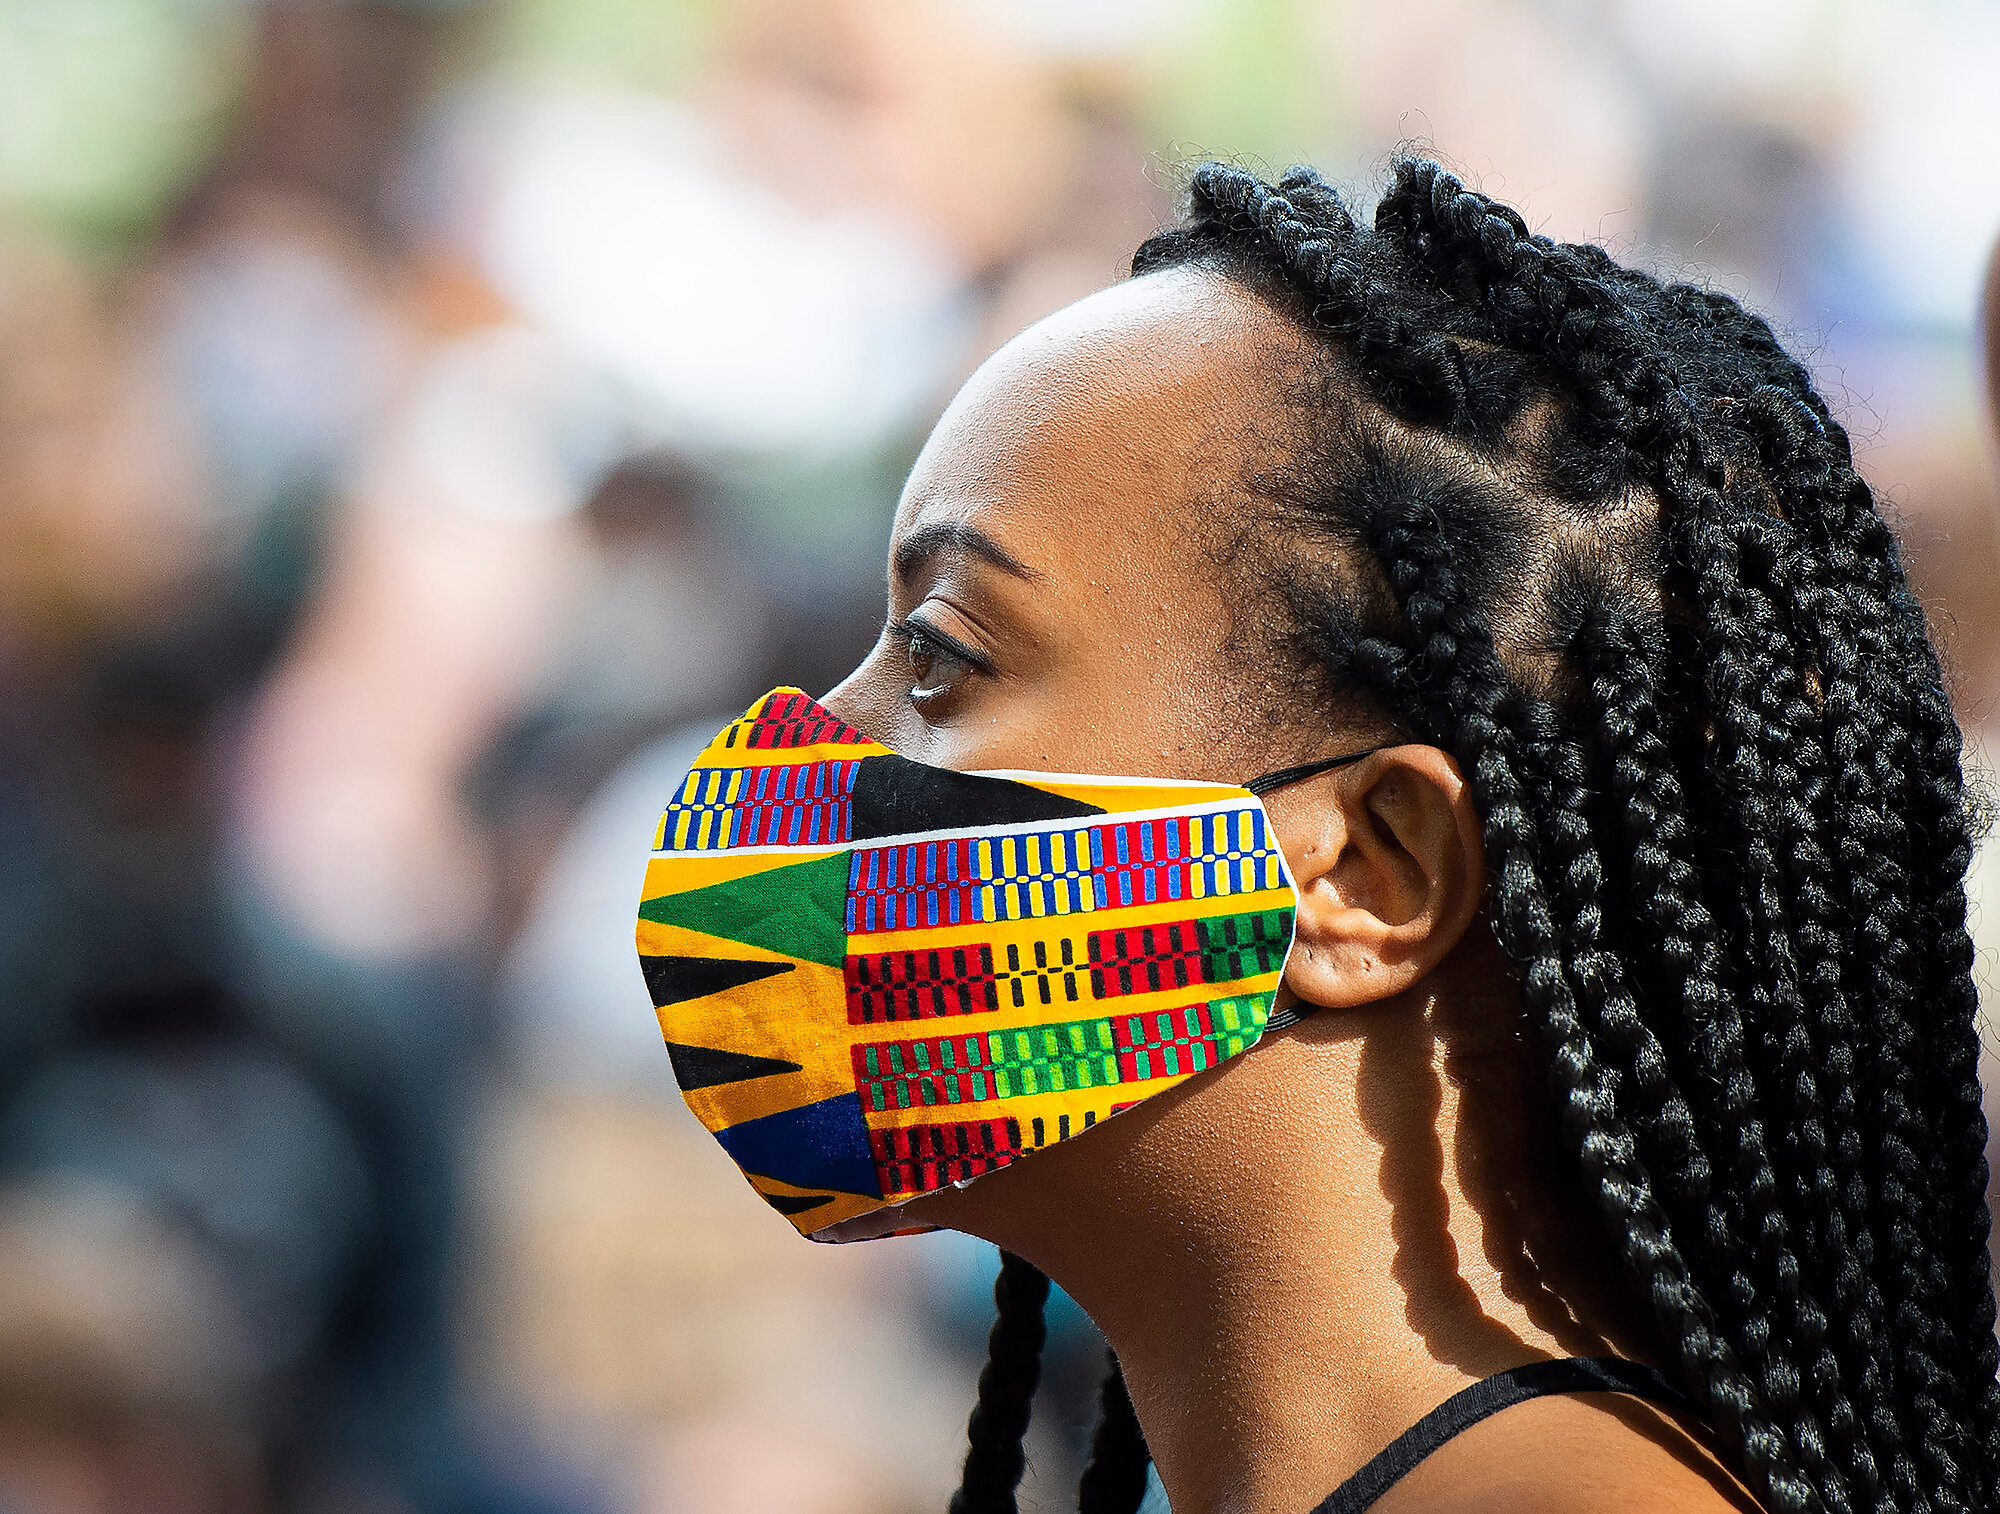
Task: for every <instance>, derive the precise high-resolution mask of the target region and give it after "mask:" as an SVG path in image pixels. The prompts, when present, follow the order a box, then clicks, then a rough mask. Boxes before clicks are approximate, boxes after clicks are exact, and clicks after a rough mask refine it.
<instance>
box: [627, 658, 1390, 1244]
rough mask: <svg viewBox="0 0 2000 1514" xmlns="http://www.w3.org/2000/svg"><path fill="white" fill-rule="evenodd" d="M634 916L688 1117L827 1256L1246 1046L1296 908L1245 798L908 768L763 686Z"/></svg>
mask: <svg viewBox="0 0 2000 1514" xmlns="http://www.w3.org/2000/svg"><path fill="white" fill-rule="evenodd" d="M1347 760H1352V759H1351V758H1346V759H1334V762H1331V763H1322V764H1312V765H1310V766H1309V767H1307V768H1298V769H1288V770H1287V771H1286V772H1284V773H1280V774H1272V775H1270V778H1269V779H1268V780H1259V781H1258V783H1257V785H1256V786H1257V787H1258V788H1260V789H1262V788H1266V787H1271V786H1275V785H1276V784H1277V783H1279V782H1289V781H1294V780H1296V779H1297V778H1299V777H1303V776H1306V775H1307V774H1308V773H1310V772H1314V771H1318V770H1320V769H1321V768H1323V767H1326V766H1332V765H1335V764H1337V763H1338V762H1340V761H1347ZM642 900H643V902H642V903H641V905H640V908H639V927H638V947H639V955H640V962H641V964H642V966H643V967H644V969H645V975H646V982H647V985H648V987H649V988H650V989H651V991H652V997H653V1002H654V1004H655V1005H656V1006H657V1009H658V1013H659V1020H660V1029H661V1031H662V1032H663V1034H664V1035H665V1037H666V1042H667V1050H668V1052H669V1054H670V1055H671V1056H672V1059H673V1067H674V1074H675V1076H676V1078H677V1079H678V1080H679V1082H680V1086H681V1090H682V1092H683V1094H684V1096H685V1097H686V1099H687V1102H688V1104H689V1106H690V1107H691V1108H692V1109H693V1110H694V1112H695V1114H696V1115H697V1116H698V1117H699V1118H700V1119H701V1121H702V1123H703V1124H704V1125H706V1126H707V1127H708V1129H709V1130H710V1131H711V1132H712V1133H713V1134H714V1136H715V1138H716V1139H717V1140H718V1141H719V1142H721V1144H722V1146H723V1148H724V1149H725V1150H726V1151H727V1152H728V1153H729V1154H730V1156H731V1157H733V1158H734V1159H735V1160H736V1162H737V1164H738V1165H739V1166H740V1167H741V1168H742V1169H743V1171H744V1173H745V1175H746V1176H748V1178H749V1180H750V1183H751V1186H752V1187H754V1188H755V1189H756V1190H757V1192H758V1193H760V1194H761V1195H763V1197H764V1199H765V1200H766V1201H767V1202H768V1203H770V1204H771V1205H772V1206H773V1207H774V1208H776V1209H777V1210H779V1211H780V1212H781V1213H783V1214H785V1215H787V1216H789V1217H790V1219H791V1221H792V1223H793V1224H794V1225H796V1226H797V1227H798V1228H799V1230H800V1231H802V1232H803V1233H805V1234H807V1235H811V1236H816V1237H817V1238H819V1239H822V1240H835V1239H840V1240H845V1239H859V1238H862V1237H863V1236H866V1235H876V1234H884V1233H887V1232H889V1231H891V1230H893V1229H895V1228H896V1219H895V1216H894V1214H893V1213H883V1214H877V1213H875V1211H882V1210H891V1209H892V1208H893V1206H896V1205H899V1204H901V1203H904V1202H906V1201H907V1200H909V1199H912V1198H914V1197H916V1196H918V1195H919V1194H924V1193H930V1192H933V1191H935V1190H937V1189H940V1188H943V1187H945V1186H947V1185H948V1184H954V1183H965V1182H968V1181H970V1180H971V1179H973V1178H976V1177H979V1176H980V1175H981V1174H984V1173H987V1172H991V1171H993V1170H995V1169H997V1168H1000V1167H1004V1166H1006V1165H1007V1164H1008V1163H1010V1162H1012V1161H1014V1160H1015V1159H1017V1158H1018V1157H1021V1156H1023V1155H1024V1154H1027V1153H1030V1152H1033V1151H1036V1150H1039V1149H1040V1148H1041V1147H1044V1146H1048V1145H1051V1144H1053V1143H1054V1142H1056V1141H1060V1140H1064V1139H1066V1138H1068V1137H1071V1136H1075V1135H1078V1134H1080V1133H1081V1132H1083V1131H1085V1130H1088V1129H1090V1128H1091V1127H1092V1126H1094V1125H1096V1124H1097V1123H1098V1122H1099V1121H1101V1120H1106V1119H1109V1118H1110V1117H1111V1116H1112V1115H1115V1114H1117V1113H1119V1112H1120V1111H1122V1110H1125V1109H1129V1108H1131V1107H1132V1106H1133V1105H1134V1104H1137V1103H1139V1102H1140V1101H1141V1100H1144V1099H1148V1098H1151V1097H1153V1096H1154V1095H1155V1094H1159V1093H1162V1092H1164V1091H1166V1090H1167V1089H1169V1088H1172V1087H1173V1086H1175V1085H1176V1084H1177V1083H1180V1082H1181V1081H1183V1080H1184V1079H1186V1078H1188V1077H1190V1076H1192V1075H1193V1074H1195V1073H1198V1072H1203V1071H1206V1070H1207V1069H1209V1068H1212V1067H1215V1066H1217V1065H1218V1064H1219V1063H1221V1062H1223V1061H1225V1060H1226V1059H1228V1058H1230V1057H1233V1056H1236V1055H1238V1054H1239V1053H1241V1052H1243V1051H1246V1050H1248V1049H1249V1048H1250V1047H1251V1046H1253V1045H1255V1044H1256V1042H1257V1039H1258V1037H1259V1036H1261V1035H1262V1034H1263V1033H1264V1031H1265V1029H1266V1028H1267V1026H1268V1025H1269V1023H1270V1019H1271V1011H1272V1004H1273V1000H1274V998H1275V996H1276V993H1277V987H1278V982H1279V979H1280V977H1281V976H1282V974H1283V971H1284V965H1285V957H1286V954H1287V952H1288V951H1289V949H1290V946H1291V941H1292V925H1293V912H1294V906H1295V903H1296V895H1295V893H1294V891H1293V887H1292V880H1291V876H1290V874H1289V873H1288V872H1287V871H1286V868H1285V860H1284V857H1283V855H1282V854H1281V853H1280V851H1279V849H1278V846H1277V843H1276V840H1275V838H1274V837H1273V836H1272V834H1271V828H1270V824H1269V822H1268V820H1267V819H1266V817H1265V814H1264V807H1263V805H1262V803H1261V802H1260V801H1259V800H1258V799H1257V797H1256V796H1255V794H1253V793H1252V792H1251V791H1250V790H1249V789H1247V788H1238V787H1234V786H1232V785H1226V784H1215V783H1183V782H1175V781H1165V780H1160V779H1148V778H1098V777H1087V776H1074V775H1065V774H1052V773H961V772H956V771H953V770H950V769H945V768H936V767H929V766H926V765H924V764H922V763H917V762H912V761H910V760H909V759H907V758H903V757H899V756H897V755H895V754H894V753H893V752H891V751H889V749H888V748H886V747H884V746H881V745H879V744H878V743H876V742H874V741H871V740H869V739H868V738H867V737H866V736H864V735H862V734H861V733H860V732H859V731H856V730H854V729H853V728H852V727H850V726H848V725H846V724H844V723H843V722H842V721H841V720H840V719H839V718H838V717H837V716H836V715H834V714H833V713H832V712H831V711H830V710H828V709H826V708H825V707H824V706H822V705H820V704H818V703H817V702H815V701H814V700H813V699H811V698H810V697H809V696H807V695H806V694H804V693H802V692H800V691H799V690H797V689H778V690H776V691H774V692H773V693H770V694H767V695H766V696H764V697H763V698H762V699H759V700H758V701H757V702H756V703H755V704H754V705H752V706H751V707H750V709H749V711H748V712H746V713H745V714H744V716H743V718H742V719H740V720H737V721H733V722H732V723H731V724H730V725H729V726H728V727H727V728H726V729H724V730H723V732H722V733H721V734H720V735H718V736H717V737H716V738H715V740H714V741H713V742H711V743H710V744H709V745H708V747H707V748H706V749H705V750H704V751H703V752H702V753H701V755H700V756H699V757H698V758H696V760H695V764H694V767H693V769H692V770H691V771H690V772H689V773H688V775H687V777H686V778H685V779H683V780H682V782H681V785H680V788H679V790H678V792H677V793H676V794H675V795H674V798H673V802H672V803H671V804H669V805H668V806H667V810H666V813H665V814H664V815H662V816H661V819H660V824H659V828H658V830H657V832H656V833H655V836H654V841H653V855H652V858H651V860H650V862H649V863H648V865H647V869H646V882H645V888H644V892H643V896H642Z"/></svg>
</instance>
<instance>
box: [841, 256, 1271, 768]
mask: <svg viewBox="0 0 2000 1514" xmlns="http://www.w3.org/2000/svg"><path fill="white" fill-rule="evenodd" d="M1298 340H1299V338H1298V337H1297V336H1296V335H1294V334H1293V332H1292V331H1291V329H1290V328H1289V326H1288V325H1287V324H1286V323H1285V321H1284V320H1283V319H1282V318H1281V317H1279V316H1278V315H1276V314H1275V313H1274V312H1272V311H1270V310H1268V309H1267V308H1266V307H1265V306H1263V305H1262V304H1261V303H1260V302H1258V301H1257V300H1256V299H1254V298H1253V297H1251V296H1249V295H1247V294H1245V293H1242V292H1241V291H1239V290H1237V289H1236V288H1234V287H1233V286H1231V285H1229V284H1227V283H1225V282H1224V281H1223V280H1221V279H1220V278H1217V277H1214V276H1211V275H1208V274H1205V273H1202V272H1199V271H1196V270H1191V269H1182V270H1175V271H1172V272H1168V273H1164V274H1155V275H1151V276H1148V277H1144V278H1139V279H1134V280H1131V281H1129V282H1127V283H1123V284H1119V285H1117V286H1114V287H1113V288H1111V289H1108V290H1106V291H1104V292H1103V293H1100V294H1097V295H1093V296H1091V297H1090V298H1089V299H1086V300H1083V301H1081V302H1080V303H1078V304H1076V305H1073V306H1071V307H1070V308H1069V309H1067V310H1064V311H1061V312H1059V313H1057V314H1056V315H1054V316H1052V317H1050V318H1049V319H1048V320H1046V321H1044V322H1042V323H1041V324H1040V325H1038V326H1035V327H1033V328H1031V329H1030V330H1029V331H1027V332H1025V333H1023V334H1022V335H1021V336H1019V337H1017V338H1015V339H1014V341H1012V342H1011V343H1009V344H1008V345H1007V346H1006V347H1005V348H1003V349H1002V350H1001V351H1000V352H999V353H997V354H996V355H995V356H994V357H992V358H991V359H990V360H988V362H987V363H986V364H985V365H984V366H983V367H982V368H981V369H980V370H979V371H978V372H977V373H976V374H974V375H973V377H972V378H971V380H970V381H969V382H968V383H967V384H966V386H965V388H964V389H963V390H962V391H961V392H960V393H959V395H958V397H957V398H956V399H955V400H954V401H953V403H952V405H951V407H950V408H949V409H948V410H947V411H946V413H945V415H944V417H943V419H942V420H940V421H939V423H938V425H937V428H936V430H934V431H933V432H932V434H931V437H930V440H929V442H928V443H927V444H926V446H925V447H924V450H923V453H922V455H921V456H920V457H919V458H918V460H917V463H916V466H915V468H914V469H913V470H912V472H911V475H910V479H909V482H908V484H907V486H906V487H905V489H904V492H903V497H902V501H901V504H900V506H899V508H898V510H897V513H896V523H895V528H894V531H893V533H892V536H891V538H890V542H889V612H888V621H887V625H886V626H885V628H884V631H883V633H882V636H881V638H880V639H879V640H878V641H877V642H876V644H875V647H874V649H873V650H872V651H871V652H870V653H869V655H868V656H867V658H866V659H865V660H864V661H863V662H862V664H861V665H860V666H859V667H858V668H856V669H855V670H854V672H853V673H852V674H850V675H849V676H848V678H847V679H846V680H845V681H844V682H843V683H842V684H841V685H840V686H839V687H838V688H837V689H835V690H834V691H833V692H832V693H831V694H829V695H828V696H827V699H826V703H827V704H828V705H830V706H831V707H832V708H833V709H835V710H836V711H837V712H838V713H839V714H840V715H841V716H842V717H843V718H845V719H847V720H848V721H849V722H850V723H852V724H854V725H855V726H857V727H859V728H860V729H861V730H863V731H864V732H866V733H867V734H868V735H870V736H871V737H873V738H875V739H876V740H879V741H882V742H884V743H886V744H887V745H888V746H890V747H892V748H893V749H895V750H897V751H899V752H902V753H904V754H905V755H907V756H909V757H912V758H915V759H917V760H919V761H922V762H927V763H932V764H935V765H939V766H944V767H952V768H959V769H991V768H1031V769H1041V770H1045V771H1058V772H1065V771H1066V772H1097V773H1129V774H1134V775H1139V776H1148V777H1162V778H1203V779H1214V780H1228V781H1238V780H1241V779H1243V778H1245V777H1247V776H1248V775H1250V774H1252V773H1256V772H1261V771H1264V770H1265V769H1267V768H1270V767H1272V766H1273V765H1274V764H1276V763H1277V762H1280V761H1284V760H1293V759H1292V758H1291V757H1288V756H1286V755H1285V753H1284V752H1282V751H1281V750H1280V738H1279V737H1278V736H1277V735H1275V734H1272V733H1269V732H1267V731H1266V729H1265V727H1266V726H1267V725H1268V723H1269V718H1268V715H1267V712H1269V711H1272V710H1274V709H1277V708H1280V704H1279V701H1278V699H1277V697H1276V696H1275V695H1274V693H1273V692H1272V689H1271V688H1270V687H1267V683H1266V674H1265V671H1264V670H1263V669H1261V668H1259V667H1258V666H1257V664H1258V663H1259V662H1260V660H1261V659H1260V658H1259V657H1258V656H1257V655H1256V653H1255V652H1254V650H1251V649H1255V648H1256V647H1257V646H1258V645H1259V642H1260V638H1259V636H1258V635H1257V630H1258V625H1257V622H1258V619H1259V617H1260V615H1261V614H1262V613H1263V607H1262V606H1261V605H1260V604H1259V603H1257V602H1256V601H1255V600H1254V599H1252V598H1249V597H1246V596H1245V594H1244V593H1243V592H1242V590H1241V588H1240V587H1239V584H1238V581H1237V575H1236V573H1234V572H1233V571H1232V570H1231V568H1230V566H1229V565H1228V564H1229V558H1230V555H1231V550H1232V547H1233V546H1234V545H1235V544H1236V543H1237V542H1238V540H1239V538H1241V536H1242V534H1243V533H1244V532H1245V531H1247V530H1250V529H1253V522H1252V521H1251V520H1250V519H1249V517H1248V516H1247V515H1246V514H1245V510H1246V508H1247V506H1246V502H1245V493H1244V491H1243V489H1242V487H1241V485H1240V482H1239V479H1240V475H1241V472H1242V468H1243V458H1244V445H1245V438H1246V437H1247V436H1248V435H1249V434H1250V432H1251V425H1252V418H1253V417H1255V416H1256V415H1258V414H1259V413H1263V414H1269V413H1271V411H1272V409H1273V401H1274V398H1275V394H1274V389H1273V385H1272V381H1271V380H1270V379H1268V378H1266V377H1265V376H1264V375H1265V373H1266V372H1267V370H1268V369H1269V368H1270V367H1271V366H1273V365H1271V364H1270V362H1269V355H1270V354H1271V353H1273V352H1274V351H1284V350H1286V349H1285V346H1284V344H1287V343H1291V344H1296V343H1297V342H1298ZM1243 581H1244V582H1248V578H1247V575H1246V576H1245V578H1244V580H1243ZM1244 663H1247V664H1249V665H1248V666H1244V665H1241V664H1244Z"/></svg>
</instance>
